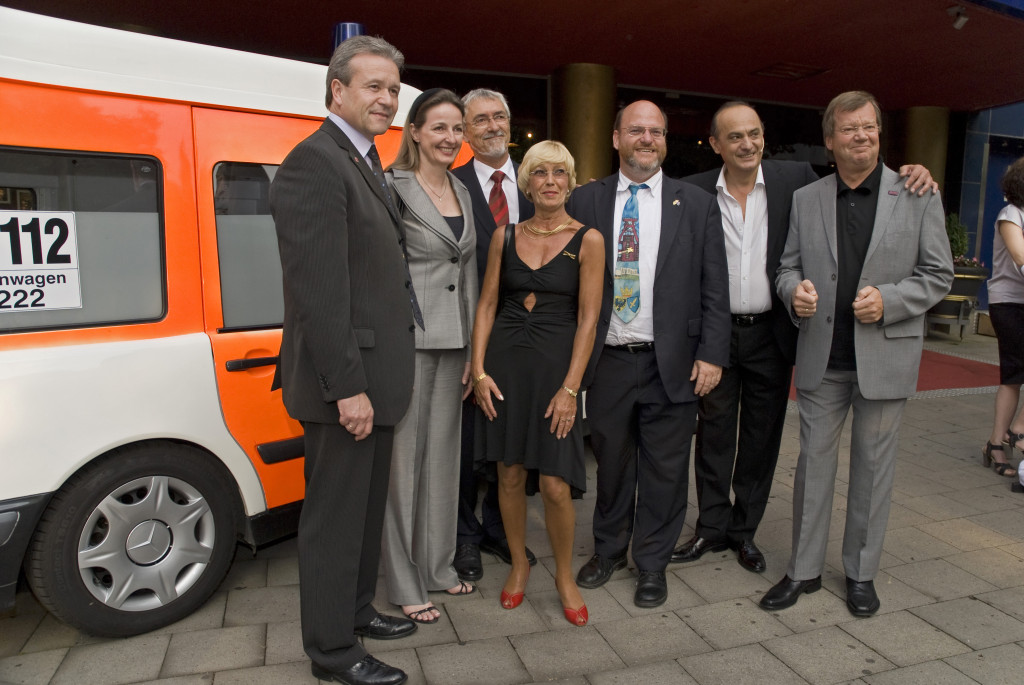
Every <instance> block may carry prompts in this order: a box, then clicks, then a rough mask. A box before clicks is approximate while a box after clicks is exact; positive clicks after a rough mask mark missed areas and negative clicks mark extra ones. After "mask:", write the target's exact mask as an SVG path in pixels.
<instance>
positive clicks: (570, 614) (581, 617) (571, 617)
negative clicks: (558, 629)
mask: <svg viewBox="0 0 1024 685" xmlns="http://www.w3.org/2000/svg"><path fill="white" fill-rule="evenodd" d="M562 610H563V611H564V612H565V620H566V621H568V622H569V623H571V624H573V625H574V626H576V627H577V628H582V627H583V626H585V625H587V621H588V620H590V615H589V614H588V613H587V605H586V604H584V605H583V606H581V607H580V608H579V609H570V608H569V607H562Z"/></svg>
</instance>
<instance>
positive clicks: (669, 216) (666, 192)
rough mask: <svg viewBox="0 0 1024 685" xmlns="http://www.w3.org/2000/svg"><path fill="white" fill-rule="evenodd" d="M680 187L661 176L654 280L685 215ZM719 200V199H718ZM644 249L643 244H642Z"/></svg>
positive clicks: (641, 246) (641, 247)
mask: <svg viewBox="0 0 1024 685" xmlns="http://www.w3.org/2000/svg"><path fill="white" fill-rule="evenodd" d="M679 194H680V193H679V187H678V186H677V185H676V184H675V183H672V182H671V179H669V178H668V177H667V176H665V175H664V174H662V177H661V239H660V240H659V241H658V242H659V244H658V263H657V265H655V267H654V280H655V281H657V280H658V274H660V273H661V267H662V265H663V264H664V263H665V260H666V259H667V258H668V253H669V248H670V247H671V246H672V241H673V240H674V239H675V237H676V227H677V226H679V218H680V217H681V216H682V215H683V205H682V203H681V201H680V199H679ZM716 202H717V200H716ZM640 249H641V250H642V249H643V245H642V244H641V245H640Z"/></svg>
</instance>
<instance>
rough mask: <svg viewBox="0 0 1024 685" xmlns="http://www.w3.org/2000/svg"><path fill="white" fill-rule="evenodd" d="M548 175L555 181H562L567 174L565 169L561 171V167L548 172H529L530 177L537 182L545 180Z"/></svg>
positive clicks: (535, 170)
mask: <svg viewBox="0 0 1024 685" xmlns="http://www.w3.org/2000/svg"><path fill="white" fill-rule="evenodd" d="M549 175H551V176H554V177H555V178H556V179H562V178H565V177H566V176H568V175H569V172H568V171H566V170H565V169H562V168H561V167H559V168H557V169H552V170H551V171H548V170H547V169H540V168H537V169H534V170H533V171H531V172H530V176H532V177H533V178H535V179H537V180H540V179H542V178H547V177H548V176H549Z"/></svg>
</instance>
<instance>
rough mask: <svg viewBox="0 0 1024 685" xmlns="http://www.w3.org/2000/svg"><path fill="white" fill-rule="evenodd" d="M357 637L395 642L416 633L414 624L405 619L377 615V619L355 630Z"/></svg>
mask: <svg viewBox="0 0 1024 685" xmlns="http://www.w3.org/2000/svg"><path fill="white" fill-rule="evenodd" d="M354 632H355V634H356V635H358V636H359V637H368V638H372V639H374V640H397V639H398V638H400V637H405V636H406V635H412V634H413V633H415V632H416V623H415V622H414V621H410V620H409V619H407V618H398V617H397V616H388V615H387V614H377V617H376V618H374V619H373V620H372V621H370V622H369V623H367V624H366V625H365V626H359V627H358V628H356V629H355V631H354Z"/></svg>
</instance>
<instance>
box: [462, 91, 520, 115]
mask: <svg viewBox="0 0 1024 685" xmlns="http://www.w3.org/2000/svg"><path fill="white" fill-rule="evenodd" d="M473 100H497V101H498V102H500V103H501V106H502V107H504V108H505V116H507V117H509V118H510V119H511V118H512V115H511V114H510V113H509V111H508V100H506V99H505V96H504V95H502V94H501V93H499V92H498V91H496V90H488V89H487V88H476V89H475V90H471V91H469V92H468V93H466V94H465V95H463V96H462V104H464V105H465V106H466V107H469V103H471V102H473Z"/></svg>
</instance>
